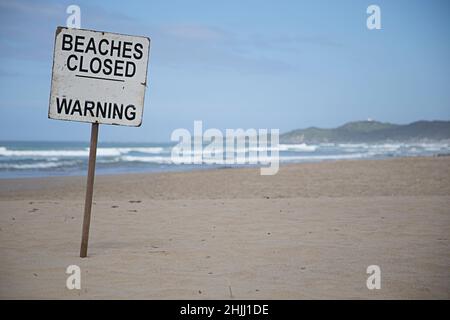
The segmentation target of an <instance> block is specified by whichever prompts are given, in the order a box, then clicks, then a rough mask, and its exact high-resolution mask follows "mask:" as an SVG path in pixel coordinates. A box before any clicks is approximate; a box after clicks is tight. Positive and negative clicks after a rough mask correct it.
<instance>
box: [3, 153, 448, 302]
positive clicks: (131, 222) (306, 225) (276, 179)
mask: <svg viewBox="0 0 450 320" xmlns="http://www.w3.org/2000/svg"><path fill="white" fill-rule="evenodd" d="M259 173H260V171H259V169H256V168H254V169H218V170H201V171H193V172H180V173H158V174H127V175H112V176H97V177H96V181H95V189H94V205H93V212H92V221H91V236H90V244H89V257H88V258H86V259H81V258H79V257H78V254H79V246H80V237H81V224H82V216H83V204H84V192H85V177H52V178H29V179H1V180H0V221H1V224H0V226H1V229H0V256H1V258H0V259H1V260H0V298H3V299H6V298H12V299H17V298H31V299H44V298H46V299H47V298H56V299H60V298H64V299H94V298H98V299H106V298H117V299H131V298H137V299H234V298H235V299H323V298H331V299H350V298H356V299H359V298H362V299H397V298H405V299H415V298H424V299H431V298H436V299H449V297H450V241H449V239H450V238H449V237H450V157H429V158H399V159H389V160H360V161H350V160H349V161H336V162H322V163H309V164H292V165H285V166H282V167H281V168H280V171H279V173H278V174H277V175H275V176H261V175H260V174H259ZM73 264H74V265H78V266H80V268H81V272H82V278H81V279H82V280H81V286H82V288H81V290H68V289H67V288H66V279H67V277H68V275H67V274H66V273H65V271H66V268H67V266H69V265H73ZM369 265H378V266H380V268H381V286H382V287H381V289H380V290H368V289H367V287H366V279H367V277H368V276H369V275H368V274H366V268H367V267H368V266H369Z"/></svg>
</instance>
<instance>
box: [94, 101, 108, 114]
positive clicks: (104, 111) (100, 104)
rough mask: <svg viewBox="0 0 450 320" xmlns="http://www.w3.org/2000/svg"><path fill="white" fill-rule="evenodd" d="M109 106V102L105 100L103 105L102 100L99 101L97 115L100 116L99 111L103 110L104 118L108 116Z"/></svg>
mask: <svg viewBox="0 0 450 320" xmlns="http://www.w3.org/2000/svg"><path fill="white" fill-rule="evenodd" d="M107 107H108V103H107V102H105V105H104V106H103V105H102V103H101V102H97V112H96V117H97V118H98V117H99V113H100V112H101V116H102V118H106V109H107Z"/></svg>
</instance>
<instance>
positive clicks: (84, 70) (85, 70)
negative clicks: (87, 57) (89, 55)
mask: <svg viewBox="0 0 450 320" xmlns="http://www.w3.org/2000/svg"><path fill="white" fill-rule="evenodd" d="M83 58H84V57H83V56H81V57H80V72H88V71H89V70H88V69H83Z"/></svg>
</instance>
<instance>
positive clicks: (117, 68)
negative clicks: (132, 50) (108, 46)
mask: <svg viewBox="0 0 450 320" xmlns="http://www.w3.org/2000/svg"><path fill="white" fill-rule="evenodd" d="M124 62H125V61H123V60H116V63H115V64H114V75H115V76H119V77H120V76H123V72H122V73H120V72H118V71H122V70H123V64H124Z"/></svg>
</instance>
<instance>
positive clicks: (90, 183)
mask: <svg viewBox="0 0 450 320" xmlns="http://www.w3.org/2000/svg"><path fill="white" fill-rule="evenodd" d="M98 126H99V124H98V123H93V124H92V128H91V146H90V148H89V167H88V176H87V184H86V200H85V202H84V218H83V231H82V237H81V249H80V257H81V258H85V257H86V256H87V249H88V241H89V226H90V224H91V208H92V193H93V191H94V176H95V158H96V157H97V140H98Z"/></svg>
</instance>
